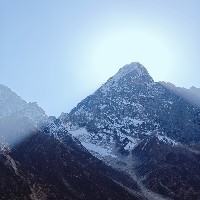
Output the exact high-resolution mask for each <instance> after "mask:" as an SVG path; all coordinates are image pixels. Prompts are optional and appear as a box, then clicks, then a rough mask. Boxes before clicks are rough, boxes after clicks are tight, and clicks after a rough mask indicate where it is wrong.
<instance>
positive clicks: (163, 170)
mask: <svg viewBox="0 0 200 200" xmlns="http://www.w3.org/2000/svg"><path fill="white" fill-rule="evenodd" d="M59 120H60V122H61V124H62V126H63V127H66V128H67V129H68V131H69V132H70V133H71V134H72V135H73V136H74V137H76V138H78V139H79V140H80V141H81V143H82V145H83V146H85V147H86V148H87V149H88V150H90V152H91V153H92V154H93V155H95V156H96V157H98V158H100V159H101V160H103V161H105V162H106V163H107V164H108V165H111V166H112V167H114V168H116V169H118V170H121V171H124V172H126V173H128V174H129V176H130V177H131V178H132V179H133V180H135V181H136V182H137V183H138V185H139V187H140V189H141V191H142V193H143V194H144V195H145V197H146V198H147V199H165V198H172V199H180V200H182V199H188V198H189V199H198V197H199V195H200V194H199V187H198V183H200V180H199V179H198V173H199V171H198V169H199V168H200V163H199V155H200V152H199V143H200V108H199V107H198V106H196V105H194V104H191V102H188V100H187V99H186V98H185V97H183V96H182V95H180V94H178V93H176V92H174V91H173V90H171V89H169V88H168V87H166V86H164V85H163V84H161V83H160V82H154V80H153V79H152V77H151V76H150V75H149V73H148V71H147V70H146V69H145V67H144V66H142V65H141V64H140V63H131V64H129V65H125V66H124V67H122V68H121V69H120V70H119V71H118V72H117V73H116V75H114V76H113V77H111V78H110V79H109V80H108V81H107V82H106V83H105V84H103V85H102V86H101V87H100V88H99V89H97V90H96V91H95V92H94V93H93V94H92V95H90V96H88V97H87V98H85V99H84V100H83V101H81V102H80V103H79V104H78V105H77V106H76V107H75V108H74V109H72V111H71V112H70V113H69V114H66V113H63V114H62V115H61V116H60V117H59ZM147 147H148V148H147ZM170 160H171V161H170ZM187 162H188V163H187ZM154 169H155V170H154ZM194 177H197V178H196V179H195V180H194V181H193V178H194Z"/></svg>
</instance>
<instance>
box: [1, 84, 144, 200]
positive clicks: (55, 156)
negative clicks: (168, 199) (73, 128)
mask: <svg viewBox="0 0 200 200" xmlns="http://www.w3.org/2000/svg"><path fill="white" fill-rule="evenodd" d="M0 88H1V93H0V99H1V105H0V109H1V111H2V113H1V119H0V135H1V137H2V138H3V140H2V142H1V149H0V188H1V192H0V199H9V200H12V199H13V200H16V199H20V200H21V199H23V200H29V199H32V200H38V199H40V200H52V199H60V200H62V199H63V200H64V199H67V200H72V199H73V200H81V199H82V200H90V199H91V200H93V199H102V200H106V199H109V200H111V199H113V200H116V199H120V200H121V199H122V200H123V199H124V200H125V199H130V200H134V199H135V200H139V199H145V197H144V196H143V195H142V193H141V190H140V188H139V187H138V185H137V183H136V182H135V181H134V180H132V179H131V178H130V177H129V176H128V175H127V174H125V173H123V172H119V171H117V170H114V169H113V168H111V167H109V166H107V165H105V164H104V163H103V162H102V161H100V160H99V159H97V158H96V157H94V156H93V155H92V154H91V153H89V152H88V150H87V149H86V148H84V147H83V146H82V145H81V143H80V142H79V141H78V140H77V139H76V138H74V137H73V136H71V135H70V134H69V133H68V131H67V130H66V129H65V128H64V127H62V124H61V123H60V120H59V119H56V118H55V117H48V116H46V115H45V113H44V111H43V110H42V109H41V108H39V107H38V106H37V104H36V103H34V104H32V103H27V102H25V101H24V100H22V99H21V98H20V97H19V96H18V95H16V94H15V93H14V92H12V91H11V90H10V89H9V88H7V87H5V86H1V87H0Z"/></svg>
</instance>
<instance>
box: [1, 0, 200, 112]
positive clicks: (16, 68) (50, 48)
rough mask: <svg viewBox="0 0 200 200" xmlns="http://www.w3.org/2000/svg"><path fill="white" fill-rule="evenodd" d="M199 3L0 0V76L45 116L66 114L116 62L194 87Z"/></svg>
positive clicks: (110, 73) (115, 67) (182, 0)
mask: <svg viewBox="0 0 200 200" xmlns="http://www.w3.org/2000/svg"><path fill="white" fill-rule="evenodd" d="M199 6H200V1H197V0H192V1H189V0H169V1H160V0H153V1H148V0H144V1H138V0H132V1H131V0H124V1H121V0H110V1H107V0H102V1H98V0H85V1H81V0H75V1H68V0H58V1H54V0H51V1H50V0H43V1H40V0H35V1H26V0H19V1H12V0H6V1H1V2H0V27H1V31H0V46H1V47H0V69H1V71H0V72H1V73H0V80H1V82H0V83H2V84H5V85H7V86H8V87H10V88H11V89H12V90H13V91H15V92H16V93H17V94H19V95H20V96H21V97H22V98H24V99H25V100H27V101H37V102H38V104H39V105H40V106H41V107H42V108H44V110H45V111H46V113H47V114H49V115H56V116H59V114H60V113H61V112H69V111H70V109H72V108H73V107H74V106H75V105H76V104H77V103H78V102H79V101H81V100H82V99H83V98H85V97H86V96H87V95H89V94H91V93H92V92H94V91H95V89H97V88H98V87H99V86H100V85H101V84H103V83H104V82H105V81H106V80H107V79H108V78H109V77H110V76H113V75H114V74H115V73H116V72H117V71H118V70H119V68H121V67H122V66H124V65H125V64H129V63H131V62H140V63H141V64H142V65H144V66H145V67H146V68H147V70H148V71H149V73H150V75H151V76H152V77H153V78H154V80H155V81H168V82H172V83H174V84H176V85H177V86H183V87H187V88H188V87H191V86H196V87H200V82H199V81H198V80H199V77H198V76H199V75H198V69H199V63H200V62H199V61H200V57H199V52H200V40H199V34H200V27H199V21H200V14H199Z"/></svg>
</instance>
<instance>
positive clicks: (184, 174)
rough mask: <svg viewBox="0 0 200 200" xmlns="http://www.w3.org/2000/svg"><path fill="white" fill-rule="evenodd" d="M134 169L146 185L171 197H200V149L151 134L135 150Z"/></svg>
mask: <svg viewBox="0 0 200 200" xmlns="http://www.w3.org/2000/svg"><path fill="white" fill-rule="evenodd" d="M132 159H133V160H134V163H135V164H134V169H135V172H136V173H137V175H138V176H139V177H141V181H142V182H143V184H144V185H146V187H147V188H149V189H151V190H152V191H154V192H156V193H160V194H162V195H163V196H165V197H169V198H171V199H181V200H187V199H198V198H199V197H200V184H199V183H200V177H199V174H200V151H195V150H194V149H192V148H189V147H185V146H175V145H174V146H172V145H169V144H167V143H166V142H165V141H162V140H159V139H158V138H157V137H155V136H152V137H149V138H146V139H145V140H143V141H142V142H141V143H140V144H139V145H138V146H137V147H136V148H135V149H134V150H133V151H132Z"/></svg>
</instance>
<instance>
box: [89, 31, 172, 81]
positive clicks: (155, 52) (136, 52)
mask: <svg viewBox="0 0 200 200" xmlns="http://www.w3.org/2000/svg"><path fill="white" fill-rule="evenodd" d="M171 52H172V51H170V45H169V43H168V41H167V40H166V39H165V38H163V37H161V36H160V35H158V34H156V33H154V32H149V31H145V30H137V29H135V30H118V31H114V32H112V31H110V32H109V33H106V34H102V35H99V36H98V37H96V38H95V39H94V41H92V45H91V48H90V51H89V53H88V55H90V56H89V58H88V60H90V63H89V66H90V73H91V74H95V76H94V79H96V80H99V81H100V82H102V81H105V80H106V79H107V78H109V77H110V76H112V75H114V74H115V73H116V72H117V71H118V69H119V68H120V67H122V66H123V65H125V64H128V63H131V62H140V63H141V64H142V65H144V66H145V67H146V68H147V70H148V71H149V73H150V74H151V75H152V76H153V78H154V79H155V80H156V81H157V80H166V79H167V77H168V76H170V72H172V69H171V68H170V67H171V66H173V65H172V62H173V61H174V59H173V55H172V53H171ZM160 63H162V66H160ZM105 72H107V74H105Z"/></svg>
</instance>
